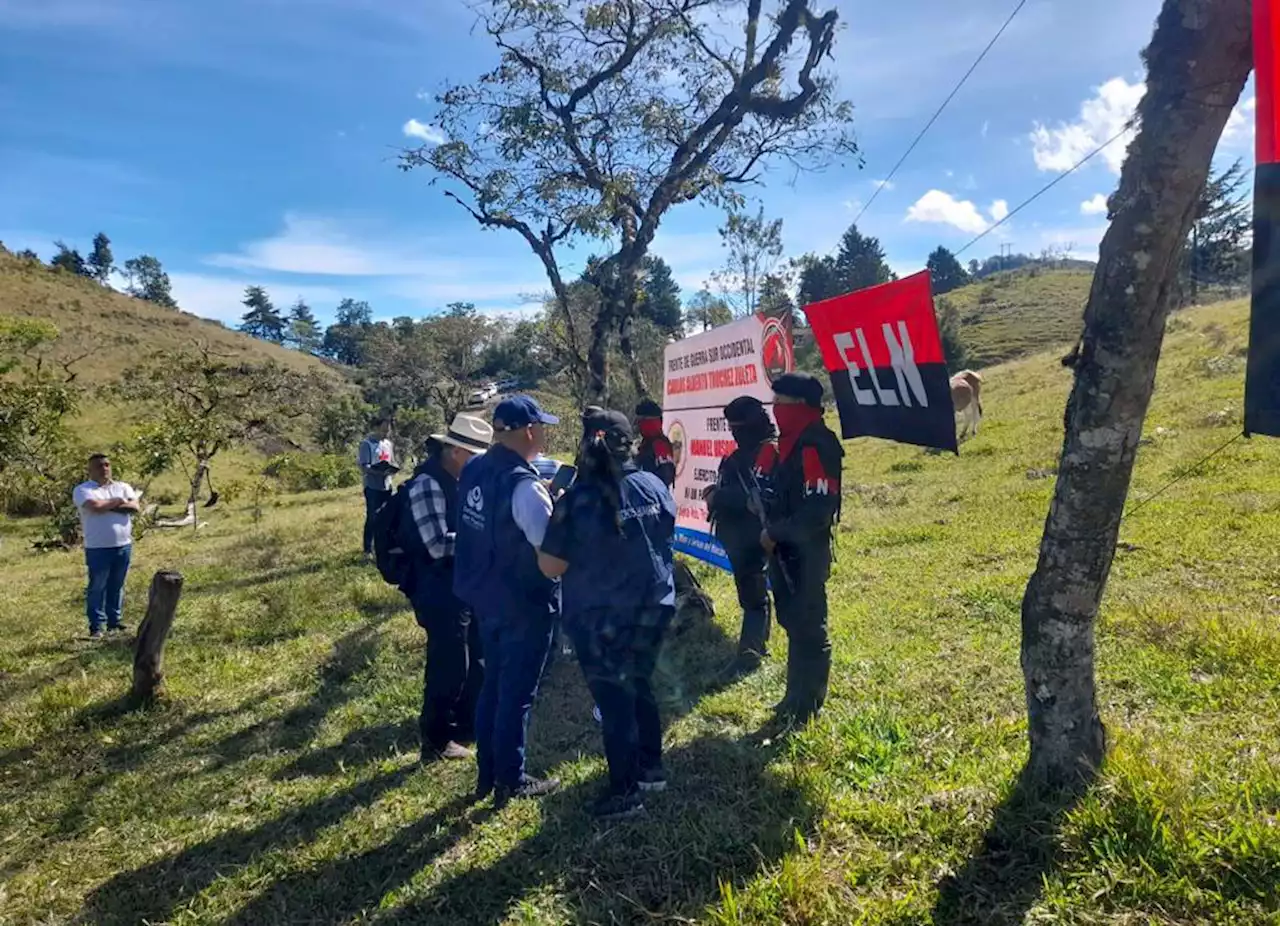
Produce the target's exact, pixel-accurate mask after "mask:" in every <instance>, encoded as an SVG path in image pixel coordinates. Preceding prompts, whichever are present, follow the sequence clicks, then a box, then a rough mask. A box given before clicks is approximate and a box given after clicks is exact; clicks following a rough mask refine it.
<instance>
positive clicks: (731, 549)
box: [706, 396, 778, 673]
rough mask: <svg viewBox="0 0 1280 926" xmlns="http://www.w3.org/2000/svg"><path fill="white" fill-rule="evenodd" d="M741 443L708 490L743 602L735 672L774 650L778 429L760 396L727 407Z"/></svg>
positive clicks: (751, 666) (754, 664)
mask: <svg viewBox="0 0 1280 926" xmlns="http://www.w3.org/2000/svg"><path fill="white" fill-rule="evenodd" d="M724 417H725V420H726V421H727V422H728V424H729V430H730V431H731V432H732V434H733V439H734V442H735V443H736V444H737V449H735V450H734V451H733V453H731V454H729V455H728V456H727V457H725V458H724V459H722V460H721V461H720V470H719V474H718V476H717V478H716V484H715V485H714V486H712V487H711V488H710V489H708V490H707V494H706V501H707V510H708V513H709V514H710V517H711V523H712V528H713V530H714V532H715V536H716V539H717V540H719V541H720V545H721V546H723V547H724V549H725V553H726V554H727V555H728V557H729V564H730V566H731V567H732V568H733V584H734V585H735V586H736V588H737V591H738V604H739V605H741V607H742V632H741V635H740V637H739V638H738V657H737V659H736V660H735V662H734V665H733V668H732V671H733V672H734V673H742V672H750V671H753V670H754V669H756V668H758V667H759V665H760V661H761V659H763V658H764V657H765V656H767V655H768V644H769V624H770V602H769V589H768V584H767V582H766V579H765V562H766V560H767V557H766V556H765V552H764V548H763V547H762V546H761V545H760V531H761V528H762V527H763V526H764V525H763V523H762V519H763V518H764V516H765V512H764V510H762V507H761V506H762V503H763V502H764V500H765V499H767V498H768V497H769V494H770V493H769V485H770V481H771V480H772V478H773V469H774V466H775V465H776V464H777V462H778V441H777V430H776V429H775V428H774V425H773V421H772V419H770V417H769V412H768V410H767V409H766V408H765V407H764V403H762V402H761V401H760V400H759V399H756V398H753V397H752V396H741V397H739V398H737V399H734V400H733V401H732V402H730V403H729V404H728V405H726V406H725V408H724Z"/></svg>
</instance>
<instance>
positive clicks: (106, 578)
mask: <svg viewBox="0 0 1280 926" xmlns="http://www.w3.org/2000/svg"><path fill="white" fill-rule="evenodd" d="M132 555H133V544H128V543H127V544H125V545H124V546H122V547H100V548H96V549H92V550H90V549H87V548H86V549H85V551H84V561H85V565H86V566H88V567H89V587H88V588H87V589H86V590H85V610H86V611H87V612H88V617H89V632H90V633H95V632H97V631H99V630H101V629H102V625H103V624H104V623H105V624H106V625H107V629H109V630H111V629H115V628H116V627H119V626H120V614H121V612H122V611H123V610H124V580H125V576H127V575H128V574H129V560H130V558H131V557H132Z"/></svg>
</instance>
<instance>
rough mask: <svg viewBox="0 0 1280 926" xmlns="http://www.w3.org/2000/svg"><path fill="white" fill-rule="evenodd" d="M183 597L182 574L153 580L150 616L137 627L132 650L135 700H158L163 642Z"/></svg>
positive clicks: (157, 576) (159, 575) (164, 574)
mask: <svg viewBox="0 0 1280 926" xmlns="http://www.w3.org/2000/svg"><path fill="white" fill-rule="evenodd" d="M181 595H182V575H181V573H177V572H167V571H162V572H157V573H156V574H155V575H154V576H153V577H152V578H151V593H150V595H149V597H148V598H147V616H146V617H145V618H143V620H142V626H141V627H139V628H138V640H137V643H136V644H135V645H134V650H133V697H134V698H135V699H138V700H143V701H145V700H149V699H151V698H153V697H155V694H156V691H157V690H158V689H159V688H160V683H161V682H162V681H163V680H164V672H163V671H162V670H161V660H162V659H163V658H164V642H165V640H166V639H167V638H168V636H169V628H171V627H172V626H173V616H174V614H175V613H176V612H177V610H178V598H179V597H181Z"/></svg>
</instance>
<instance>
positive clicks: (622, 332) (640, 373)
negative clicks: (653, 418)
mask: <svg viewBox="0 0 1280 926" xmlns="http://www.w3.org/2000/svg"><path fill="white" fill-rule="evenodd" d="M634 322H635V319H634V318H633V317H630V316H628V317H627V318H624V319H623V320H622V324H621V325H620V326H619V327H618V349H619V350H621V351H622V356H623V358H624V359H625V360H626V361H627V369H628V370H629V371H630V373H631V382H632V384H633V385H634V386H635V389H636V395H637V396H640V397H644V396H647V395H648V394H649V382H648V379H647V378H646V377H645V375H644V367H642V366H641V365H640V358H639V357H637V356H636V347H635V344H634V342H633V341H632V340H631V332H632V327H633V324H634Z"/></svg>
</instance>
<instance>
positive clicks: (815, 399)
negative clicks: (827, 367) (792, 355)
mask: <svg viewBox="0 0 1280 926" xmlns="http://www.w3.org/2000/svg"><path fill="white" fill-rule="evenodd" d="M773 394H774V395H782V396H786V397H787V398H790V399H800V400H801V401H802V402H804V403H805V404H806V405H809V406H811V407H813V408H821V407H822V382H821V381H820V380H818V379H815V378H814V377H812V376H810V375H809V374H808V373H799V372H796V373H783V374H782V375H781V376H779V377H778V378H777V379H775V380H774V381H773Z"/></svg>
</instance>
